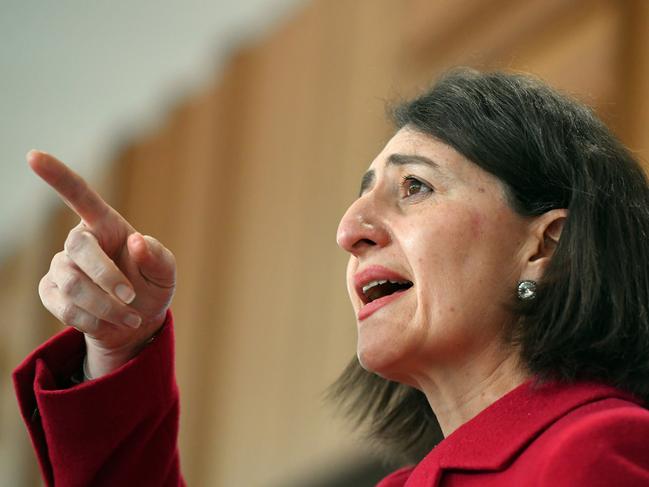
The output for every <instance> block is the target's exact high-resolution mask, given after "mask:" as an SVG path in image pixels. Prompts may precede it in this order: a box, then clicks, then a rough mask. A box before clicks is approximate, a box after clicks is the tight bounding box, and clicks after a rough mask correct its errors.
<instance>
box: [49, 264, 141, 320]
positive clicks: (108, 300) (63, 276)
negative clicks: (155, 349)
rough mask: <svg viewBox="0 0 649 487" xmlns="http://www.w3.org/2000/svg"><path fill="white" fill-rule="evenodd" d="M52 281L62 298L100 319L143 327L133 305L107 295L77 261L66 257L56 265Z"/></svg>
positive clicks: (51, 276)
mask: <svg viewBox="0 0 649 487" xmlns="http://www.w3.org/2000/svg"><path fill="white" fill-rule="evenodd" d="M50 280H51V281H52V283H54V284H55V285H56V287H57V289H58V294H59V296H60V298H59V299H61V300H63V301H65V302H69V303H71V304H73V305H74V306H77V307H79V308H81V309H82V310H84V311H87V312H88V313H89V314H91V315H92V316H95V317H96V318H98V319H100V320H103V321H108V322H110V323H113V324H115V325H126V326H130V327H131V328H137V327H139V326H140V323H141V322H142V319H141V318H140V316H139V315H138V314H137V313H136V312H135V311H134V310H133V309H132V308H130V307H128V306H126V305H124V304H123V303H122V302H121V301H118V300H117V299H115V298H114V297H112V296H110V295H109V294H107V293H106V292H105V291H104V290H103V289H101V288H100V287H99V286H97V284H95V283H94V282H92V281H91V280H90V279H89V278H88V276H86V275H85V274H83V272H81V270H80V269H78V268H76V267H75V266H74V264H73V263H71V262H69V263H65V262H64V261H63V259H59V262H58V263H57V264H55V265H54V266H53V269H52V272H51V273H50Z"/></svg>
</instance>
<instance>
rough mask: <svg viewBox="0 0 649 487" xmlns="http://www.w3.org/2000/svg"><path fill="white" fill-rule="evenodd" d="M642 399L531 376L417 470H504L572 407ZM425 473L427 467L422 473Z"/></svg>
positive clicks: (602, 387) (596, 386)
mask: <svg viewBox="0 0 649 487" xmlns="http://www.w3.org/2000/svg"><path fill="white" fill-rule="evenodd" d="M611 397H615V398H621V399H626V400H630V401H633V402H636V403H640V402H641V401H639V400H638V399H637V398H634V397H633V396H632V395H631V394H628V393H625V392H623V391H620V390H619V389H615V388H613V387H610V386H605V385H602V384H596V383H576V384H563V383H557V382H547V383H544V384H539V383H537V381H534V380H530V381H528V382H526V383H524V384H522V385H520V386H518V387H517V388H516V389H514V390H512V391H510V392H509V393H507V394H505V395H504V396H503V397H501V398H500V399H499V400H498V401H496V402H495V403H493V404H492V405H490V406H489V407H487V408H486V409H484V410H483V411H482V412H480V413H479V414H478V415H477V416H475V417H474V418H473V419H471V420H470V421H468V422H466V423H465V424H463V425H462V426H460V427H459V428H458V429H457V430H455V431H454V432H453V433H452V434H451V435H449V436H448V437H447V438H446V439H444V440H443V441H442V442H441V443H440V444H439V445H438V446H437V447H436V448H435V449H433V451H432V452H431V453H429V454H428V455H427V456H426V457H425V458H424V459H423V460H422V462H421V463H420V464H419V465H418V466H417V468H416V469H415V470H420V469H422V470H424V471H426V470H427V471H428V474H429V475H430V474H433V475H434V473H433V472H434V471H435V470H439V469H440V468H441V469H463V470H500V469H502V468H504V467H505V466H506V465H507V464H508V463H510V461H511V460H512V458H513V457H514V456H515V455H516V454H517V453H518V452H519V451H520V450H522V449H523V448H525V446H527V445H528V444H529V443H530V442H531V441H532V440H533V439H534V438H535V437H536V436H538V435H539V434H540V433H541V432H542V431H543V430H545V429H546V428H548V427H549V426H550V425H551V424H552V423H554V422H555V421H557V420H558V419H559V418H560V417H562V416H564V415H565V414H567V413H568V412H569V411H571V410H573V409H575V408H577V407H579V406H581V405H583V404H586V403H589V402H593V401H597V400H599V399H604V398H611ZM421 473H424V472H421Z"/></svg>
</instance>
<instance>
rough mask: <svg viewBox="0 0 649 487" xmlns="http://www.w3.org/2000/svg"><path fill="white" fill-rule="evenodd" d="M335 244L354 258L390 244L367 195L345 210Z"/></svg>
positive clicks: (376, 210) (372, 202) (379, 217)
mask: <svg viewBox="0 0 649 487" xmlns="http://www.w3.org/2000/svg"><path fill="white" fill-rule="evenodd" d="M336 242H337V243H338V246H339V247H341V248H342V249H343V250H346V251H347V252H349V253H350V254H352V255H353V256H355V257H359V256H360V255H362V254H364V253H366V252H367V251H368V250H370V249H372V248H375V247H377V246H378V247H384V246H386V245H387V244H388V243H389V242H390V234H389V232H388V231H387V228H386V226H385V224H384V222H383V221H382V219H381V212H379V211H378V208H377V207H376V204H375V202H374V201H373V200H372V199H371V198H370V196H369V195H365V196H362V197H360V198H359V199H357V200H356V201H355V202H354V203H352V205H351V206H350V207H349V208H348V209H347V211H346V212H345V214H344V215H343V217H342V219H341V220H340V223H339V224H338V231H337V232H336Z"/></svg>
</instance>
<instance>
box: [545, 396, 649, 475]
mask: <svg viewBox="0 0 649 487" xmlns="http://www.w3.org/2000/svg"><path fill="white" fill-rule="evenodd" d="M648 439H649V411H648V410H646V409H644V408H642V407H641V406H638V405H637V404H635V403H633V402H630V401H626V400H623V399H617V398H609V399H603V400H600V401H596V402H593V403H590V404H587V405H584V406H581V407H579V408H577V409H575V410H573V411H572V412H570V413H568V414H567V415H565V416H564V417H563V418H561V420H559V421H557V422H556V423H555V424H554V425H553V426H552V427H550V428H549V429H548V430H547V431H546V432H545V433H543V435H541V437H539V439H538V440H537V442H535V443H538V448H533V450H535V451H536V452H535V456H536V457H537V459H538V462H539V463H538V472H537V474H538V475H537V476H536V478H537V480H538V483H537V485H539V486H544V485H552V487H563V486H569V485H570V486H572V485H589V486H608V485H625V486H634V485H638V486H639V485H649V450H647V448H646V444H647V440H648Z"/></svg>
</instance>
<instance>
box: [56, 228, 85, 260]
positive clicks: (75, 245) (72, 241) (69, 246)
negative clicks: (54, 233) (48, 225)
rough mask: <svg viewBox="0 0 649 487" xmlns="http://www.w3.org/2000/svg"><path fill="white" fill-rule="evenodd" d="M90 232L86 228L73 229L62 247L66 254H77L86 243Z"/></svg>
mask: <svg viewBox="0 0 649 487" xmlns="http://www.w3.org/2000/svg"><path fill="white" fill-rule="evenodd" d="M89 238H90V234H89V233H88V232H87V231H86V230H80V229H74V230H72V231H71V232H70V233H69V234H68V238H67V239H65V244H64V245H63V248H64V249H65V252H66V253H67V254H68V255H76V254H78V253H79V252H80V251H81V250H82V249H83V248H84V247H85V246H86V245H87V243H88V241H89Z"/></svg>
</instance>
